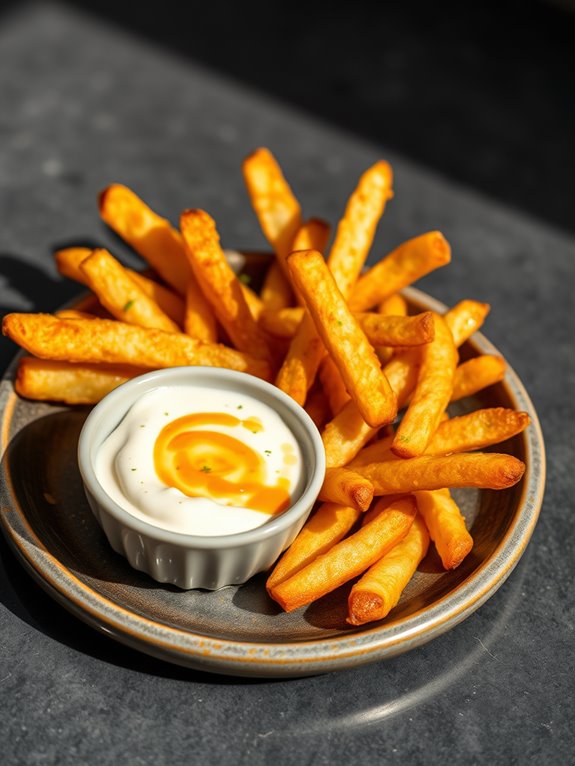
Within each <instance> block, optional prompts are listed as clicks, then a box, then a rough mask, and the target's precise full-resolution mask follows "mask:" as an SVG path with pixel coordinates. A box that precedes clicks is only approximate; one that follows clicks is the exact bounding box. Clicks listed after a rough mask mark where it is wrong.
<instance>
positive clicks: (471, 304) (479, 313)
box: [444, 300, 491, 347]
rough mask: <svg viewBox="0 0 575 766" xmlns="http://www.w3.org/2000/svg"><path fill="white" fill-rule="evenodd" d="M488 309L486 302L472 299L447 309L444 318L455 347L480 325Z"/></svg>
mask: <svg viewBox="0 0 575 766" xmlns="http://www.w3.org/2000/svg"><path fill="white" fill-rule="evenodd" d="M490 310H491V306H490V305H489V304H488V303H480V302H479V301H472V300H464V301H460V302H459V303H458V304H457V305H456V306H454V307H453V308H451V309H449V311H448V312H447V313H446V314H445V317H444V319H445V321H446V323H447V326H448V327H449V329H450V330H451V334H452V335H453V340H454V341H455V345H456V346H457V347H459V346H461V345H463V343H465V341H466V340H467V339H468V338H470V337H471V336H472V335H473V333H474V332H475V331H476V330H478V329H479V328H480V327H481V325H482V324H483V322H484V321H485V317H486V316H487V315H488V314H489V311H490Z"/></svg>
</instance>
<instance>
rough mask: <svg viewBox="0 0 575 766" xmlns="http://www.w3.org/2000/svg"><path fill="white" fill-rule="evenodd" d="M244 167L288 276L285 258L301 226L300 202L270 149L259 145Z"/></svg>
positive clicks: (266, 231)
mask: <svg viewBox="0 0 575 766" xmlns="http://www.w3.org/2000/svg"><path fill="white" fill-rule="evenodd" d="M242 169H243V173H244V181H245V183H246V186H247V190H248V194H249V196H250V199H251V202H252V207H253V209H254V211H255V214H256V215H257V217H258V221H259V222H260V226H261V228H262V231H263V233H264V235H265V237H266V239H267V240H268V242H269V243H270V245H271V246H272V248H273V250H274V252H275V254H276V256H277V259H278V263H279V264H280V266H281V268H282V269H283V270H284V272H285V275H286V277H287V269H286V268H285V259H286V258H287V256H288V255H289V253H290V252H291V249H292V245H293V241H294V239H295V236H296V234H297V233H298V231H299V229H300V227H301V208H300V205H299V202H298V201H297V199H296V198H295V196H294V194H293V192H292V190H291V188H290V186H289V184H288V182H287V181H286V179H285V178H284V175H283V173H282V171H281V168H280V166H279V164H278V162H277V160H276V159H275V157H274V156H273V154H272V153H271V152H270V151H269V149H265V148H260V149H256V150H255V152H253V153H252V154H250V155H249V157H246V159H245V160H244V162H243V166H242Z"/></svg>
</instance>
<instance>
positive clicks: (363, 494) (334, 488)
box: [318, 468, 373, 511]
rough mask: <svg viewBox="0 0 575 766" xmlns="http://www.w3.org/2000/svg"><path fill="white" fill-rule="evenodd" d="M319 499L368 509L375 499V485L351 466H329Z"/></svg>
mask: <svg viewBox="0 0 575 766" xmlns="http://www.w3.org/2000/svg"><path fill="white" fill-rule="evenodd" d="M318 500H321V501H322V502H324V503H339V504H340V505H349V506H351V507H352V508H357V510H358V511H367V509H368V508H369V506H370V505H371V501H372V500H373V486H372V485H371V482H369V481H368V480H367V479H365V478H364V477H363V476H360V475H359V474H358V473H355V471H351V470H349V468H328V469H327V471H326V474H325V479H324V482H323V486H322V488H321V490H320V493H319V497H318Z"/></svg>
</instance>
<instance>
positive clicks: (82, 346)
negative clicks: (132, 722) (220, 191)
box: [0, 149, 545, 676]
mask: <svg viewBox="0 0 575 766" xmlns="http://www.w3.org/2000/svg"><path fill="white" fill-rule="evenodd" d="M243 171H244V177H245V180H246V185H247V188H248V192H249V195H250V198H251V201H252V205H253V208H254V211H255V213H256V215H257V217H258V220H259V222H260V225H261V227H262V229H263V231H264V234H265V235H266V237H267V239H268V241H269V242H270V245H271V246H272V249H273V252H274V254H275V257H274V256H272V255H270V256H269V257H268V258H265V257H261V256H260V257H256V256H249V255H242V254H238V253H234V254H230V253H227V252H224V251H223V250H222V249H221V246H220V243H219V237H218V233H217V229H216V223H215V222H214V221H213V220H212V219H211V217H210V216H209V215H208V214H207V213H205V212H204V211H202V210H186V211H184V212H183V213H182V216H181V218H180V227H179V229H176V228H175V227H173V226H172V225H171V224H169V223H168V222H167V221H166V220H165V219H163V218H161V217H160V216H159V215H157V214H156V213H155V212H154V211H152V210H150V209H149V208H148V207H147V205H146V204H145V203H144V202H143V201H142V200H140V199H139V198H138V197H137V196H136V195H135V194H134V193H133V192H132V191H131V190H129V189H127V188H126V187H123V186H118V185H114V186H110V187H108V189H106V190H105V191H104V192H103V193H102V195H101V197H100V214H101V216H102V218H103V219H104V221H106V223H107V224H108V225H109V226H110V227H111V228H112V229H113V230H114V231H115V232H116V233H117V234H119V235H120V236H121V237H123V238H124V239H125V240H126V242H128V244H130V245H131V246H132V247H133V248H134V249H135V250H136V251H137V252H138V253H139V254H140V255H142V257H143V258H144V259H145V260H146V262H147V264H148V265H149V266H150V268H151V269H152V271H151V272H147V273H145V274H142V273H140V272H133V271H130V270H128V269H126V268H125V267H123V266H122V265H121V264H120V262H119V261H117V260H116V259H115V258H114V256H113V255H112V254H111V253H109V252H108V251H107V250H105V249H103V248H98V249H87V248H81V247H78V248H68V249H66V250H63V251H59V252H58V253H56V261H57V265H58V268H59V270H60V272H61V273H62V274H63V275H65V276H67V277H70V278H72V279H75V280H76V281H78V282H79V283H81V284H83V285H85V286H87V287H89V289H90V291H91V292H90V294H89V295H86V296H85V297H83V298H82V299H81V300H80V301H79V302H78V303H77V304H76V305H74V306H73V307H71V308H66V309H63V310H61V311H59V312H57V313H56V315H48V314H10V315H7V316H6V317H5V318H4V321H3V332H4V334H5V335H8V336H9V337H10V338H12V339H13V340H14V341H16V343H18V344H19V345H20V346H21V347H22V348H23V349H24V350H25V351H26V352H28V354H29V355H28V356H23V355H20V357H19V358H17V359H16V360H15V362H14V364H13V365H12V367H11V368H10V369H9V370H8V373H7V375H6V377H5V378H4V380H3V382H2V389H1V400H0V405H1V407H2V412H3V428H2V440H3V445H2V448H3V484H2V515H1V520H2V526H3V530H4V532H5V534H6V536H7V538H8V540H9V542H10V543H11V544H12V547H13V548H14V550H15V551H16V553H17V554H18V555H19V557H20V559H21V560H22V561H23V563H24V564H25V566H26V567H27V569H28V570H29V571H30V572H31V573H32V575H33V576H34V577H35V578H36V579H37V580H38V581H39V582H40V584H41V585H42V586H43V587H44V588H46V590H48V592H49V593H51V595H53V596H54V597H55V598H56V599H57V600H58V601H59V602H60V603H62V604H63V605H64V606H65V607H67V608H68V609H70V610H71V611H72V612H73V613H74V614H76V615H77V616H79V617H80V618H82V619H83V620H85V621H86V622H88V623H89V624H91V625H93V626H95V627H97V628H98V629H100V630H102V631H104V632H105V633H107V634H109V635H112V636H113V637H115V638H117V639H118V640H120V641H122V642H123V643H126V644H128V645H130V646H133V647H135V648H137V649H140V650H142V651H144V652H148V653H150V654H153V655H155V656H158V657H161V658H163V659H166V660H169V661H172V662H176V663H179V664H183V665H187V666H190V667H194V668H201V669H204V670H208V671H214V672H221V673H230V674H237V675H254V676H258V675H259V676H296V675H307V674H311V673H318V672H325V671H330V670H339V669H343V668H347V667H351V666H353V665H357V664H362V663H366V662H371V661H374V660H378V659H382V658H385V657H390V656H393V655H396V654H399V653H401V652H403V651H407V650H408V649H411V648H414V647H416V646H418V645H420V644H422V643H424V642H426V641H428V640H430V639H432V638H433V637H435V636H437V635H440V634H441V633H443V632H445V631H446V630H448V629H450V628H452V627H454V626H455V625H456V624H457V623H458V622H460V621H461V620H462V619H464V618H465V617H466V616H468V615H469V614H471V613H472V612H473V611H474V610H475V609H476V608H477V607H478V606H480V605H481V604H482V603H483V602H484V601H485V600H486V599H487V598H489V596H490V595H492V594H493V593H494V592H495V590H496V589H497V588H498V587H499V586H500V585H501V584H502V582H504V580H505V579H506V577H507V576H508V575H509V573H510V572H511V571H512V569H513V568H514V566H515V565H516V563H517V562H518V560H519V558H520V557H521V555H522V553H523V551H524V549H525V546H526V545H527V542H528V541H529V538H530V536H531V533H532V531H533V528H534V526H535V523H536V520H537V516H538V513H539V509H540V506H541V501H542V494H543V488H544V474H545V458H544V449H543V441H542V436H541V431H540V428H539V424H538V421H537V416H536V413H535V410H534V408H533V405H532V404H531V402H530V400H529V398H528V395H527V394H526V392H525V390H524V388H523V386H522V384H521V382H520V381H519V380H518V378H517V376H516V375H515V374H514V373H513V371H512V370H511V369H510V368H509V367H508V366H507V365H506V364H505V362H504V360H503V359H502V357H501V355H500V354H498V352H497V350H496V349H495V348H494V347H493V346H492V345H491V344H490V343H489V342H488V341H487V340H486V339H485V338H484V337H483V336H482V335H481V334H480V333H479V332H477V330H478V328H479V327H480V326H481V324H482V323H483V320H484V318H485V317H486V315H487V313H488V311H489V306H487V305H486V304H484V303H479V302H477V301H474V300H472V299H465V300H462V301H461V302H459V303H458V304H457V305H456V306H453V307H451V308H449V309H448V308H447V307H445V306H443V305H441V304H439V303H438V302H437V301H435V300H434V299H432V298H430V297H429V296H427V295H425V294H424V293H422V292H420V291H418V290H416V289H415V288H413V287H411V286H410V285H411V284H412V283H413V282H415V281H416V280H417V279H419V278H420V277H422V276H424V275H425V274H427V273H429V272H430V271H432V270H434V269H436V268H439V267H443V266H445V265H447V264H448V263H449V261H450V259H451V250H450V247H449V244H448V243H447V241H446V240H445V238H444V237H443V235H442V234H441V233H440V232H428V233H424V234H421V235H419V236H416V237H414V238H412V239H410V240H408V241H407V242H404V243H402V244H400V245H399V246H398V247H396V248H395V249H394V250H392V251H391V252H390V253H389V254H388V255H386V256H384V257H383V258H382V259H381V260H380V261H378V262H377V263H376V264H375V265H374V266H372V267H371V268H369V269H367V270H365V268H364V264H365V261H366V258H367V255H368V253H369V250H370V246H371V243H372V240H373V236H374V233H375V229H376V226H377V225H378V222H379V219H380V217H381V216H382V214H383V212H384V210H385V207H386V205H387V204H388V202H389V200H390V199H391V198H392V196H393V192H392V185H393V177H392V171H391V168H390V166H389V165H388V164H387V163H386V162H378V163H376V164H375V165H374V166H373V167H371V168H369V169H368V170H367V171H366V172H365V173H364V174H363V175H362V177H361V178H360V180H359V183H358V186H357V188H356V189H355V191H354V192H353V193H352V194H351V196H350V199H349V201H348V203H347V207H346V210H345V213H344V215H343V217H342V219H341V221H340V222H339V225H338V226H337V228H336V230H335V234H334V237H333V241H332V243H331V245H330V246H329V247H328V240H329V227H328V225H327V224H325V223H324V222H323V221H320V220H318V219H313V218H312V219H309V220H308V221H307V222H304V221H303V220H302V216H301V209H300V206H299V204H298V202H297V199H296V198H295V196H294V194H293V192H292V191H291V189H290V187H289V185H288V184H287V181H286V180H285V178H284V176H283V173H282V172H281V169H280V168H279V165H278V164H277V162H276V160H275V158H274V157H273V156H272V155H271V153H270V152H269V151H267V150H264V149H260V150H257V151H256V152H254V153H253V154H252V155H250V156H249V157H248V158H247V159H246V161H245V162H244V167H243ZM324 253H325V257H324ZM230 264H233V265H235V266H236V267H237V272H239V275H238V273H236V271H234V269H233V268H232V267H231V265H230ZM248 276H251V281H250V282H249V284H248V278H247V277H248ZM260 283H261V289H258V290H255V289H254V288H255V287H256V286H257V285H258V284H260ZM182 365H203V366H216V367H227V368H229V369H233V370H237V371H240V372H247V373H249V374H251V375H255V376H256V377H260V378H262V379H265V380H268V381H270V382H274V383H275V385H276V386H277V387H278V388H280V389H282V390H283V391H284V392H285V393H287V394H288V395H289V396H291V397H292V399H294V400H295V401H296V402H297V403H298V404H299V405H301V406H302V407H305V409H306V410H307V412H308V414H309V415H310V416H311V417H312V419H313V420H314V422H315V423H316V425H317V427H318V429H319V431H320V433H321V435H322V440H323V445H324V449H325V455H326V463H327V466H328V467H327V472H326V475H325V480H324V483H323V486H322V489H321V491H320V494H319V498H318V503H317V504H316V508H315V510H314V511H313V512H312V515H311V516H310V517H309V519H308V521H307V523H306V524H305V525H304V527H303V529H302V531H301V532H300V534H299V535H298V537H296V539H295V541H294V542H293V543H292V545H291V546H290V547H289V548H288V550H287V551H286V552H285V553H284V554H283V556H282V557H281V558H280V559H279V562H277V563H276V565H275V567H274V568H273V569H272V570H271V571H269V572H267V573H265V574H261V575H257V576H256V577H253V578H252V579H251V580H249V581H248V582H247V583H245V584H242V585H234V586H231V587H228V588H223V589H221V590H217V591H213V592H210V591H205V590H194V589H192V590H187V591H183V590H179V589H177V588H175V587H174V586H172V585H169V584H161V583H160V584H159V583H157V582H154V580H152V579H150V578H149V577H148V576H147V575H144V574H142V573H141V572H138V571H136V569H132V568H131V567H130V566H129V565H128V563H127V562H126V561H125V560H124V559H123V558H122V557H121V556H118V555H117V554H116V553H114V552H113V551H112V550H111V549H110V548H109V547H108V545H107V542H106V540H105V538H104V536H103V534H102V532H101V530H100V528H99V527H98V524H97V522H96V520H95V518H94V517H93V515H92V514H91V511H90V509H89V507H88V504H87V501H86V500H85V497H84V494H83V489H82V482H81V478H80V475H79V472H78V468H77V461H76V448H77V441H78V436H79V432H80V430H81V427H82V424H83V421H84V419H85V417H86V414H87V411H86V407H85V406H84V407H82V406H80V407H78V406H77V405H88V406H89V405H91V404H95V403H96V402H98V401H99V400H100V399H101V398H102V397H104V396H105V395H106V394H107V393H108V392H110V391H111V390H113V389H114V388H115V387H117V386H118V385H120V384H122V383H123V382H125V381H127V380H129V379H131V378H134V377H136V376H137V375H139V374H141V373H142V372H146V371H150V370H153V369H160V368H167V367H177V366H182ZM494 447H495V449H494ZM209 470H211V469H209Z"/></svg>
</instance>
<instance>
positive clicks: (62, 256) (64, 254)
mask: <svg viewBox="0 0 575 766" xmlns="http://www.w3.org/2000/svg"><path fill="white" fill-rule="evenodd" d="M91 254H92V248H90V247H65V248H63V249H62V250H57V251H56V252H55V253H54V260H55V261H56V266H57V268H58V271H59V272H60V274H62V276H63V277H68V279H73V280H74V281H75V282H80V283H81V284H83V285H85V284H86V277H85V275H84V274H83V272H82V270H81V269H80V264H81V263H82V261H85V260H86V258H87V257H88V256H89V255H91Z"/></svg>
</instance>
